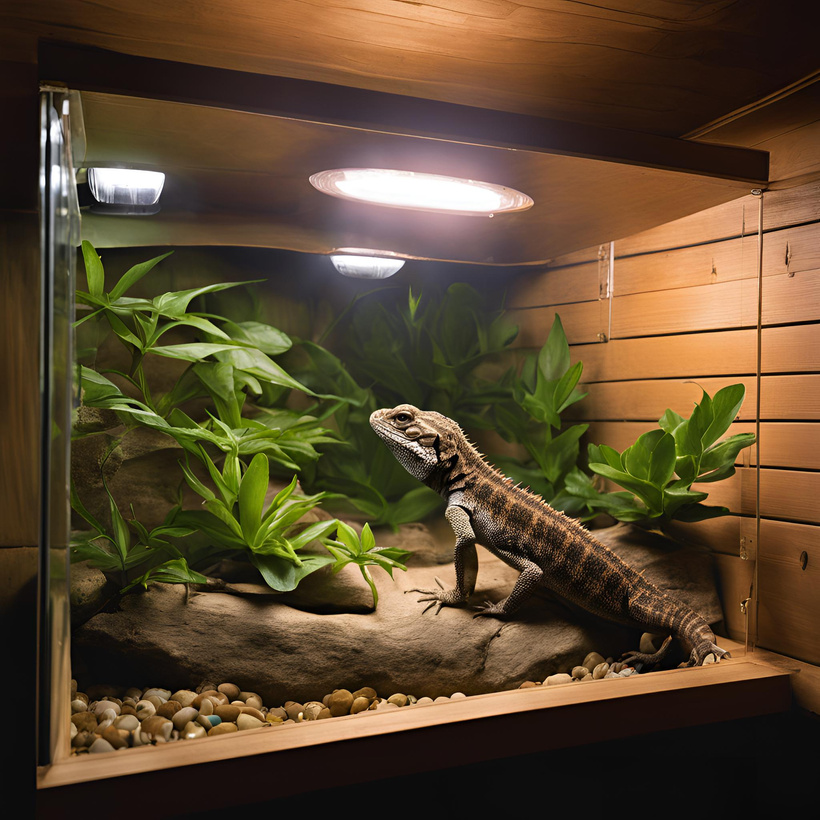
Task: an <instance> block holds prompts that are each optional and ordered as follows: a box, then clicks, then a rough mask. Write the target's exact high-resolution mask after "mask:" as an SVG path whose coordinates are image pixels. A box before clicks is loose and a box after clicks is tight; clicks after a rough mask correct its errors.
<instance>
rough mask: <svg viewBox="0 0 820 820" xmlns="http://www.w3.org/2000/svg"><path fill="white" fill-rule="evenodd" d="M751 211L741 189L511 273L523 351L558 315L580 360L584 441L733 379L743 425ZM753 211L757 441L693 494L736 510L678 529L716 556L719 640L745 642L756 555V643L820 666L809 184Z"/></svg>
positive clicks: (686, 407)
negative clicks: (722, 633) (714, 203)
mask: <svg viewBox="0 0 820 820" xmlns="http://www.w3.org/2000/svg"><path fill="white" fill-rule="evenodd" d="M759 204H760V201H759V198H758V197H755V196H753V195H751V194H750V195H748V196H745V197H743V198H741V199H739V200H736V201H735V202H732V203H729V204H727V205H722V206H719V207H717V208H713V209H710V210H708V211H704V212H701V213H698V214H695V215H693V216H690V217H687V218H685V219H681V220H678V221H676V222H673V223H668V224H666V225H663V226H661V227H659V228H656V229H654V230H651V231H647V232H645V233H642V234H639V235H635V236H631V237H628V238H625V239H622V240H618V241H615V242H613V243H610V244H607V245H604V246H601V247H596V248H590V249H589V250H587V251H584V252H579V253H574V254H571V255H567V256H565V257H561V258H559V259H556V260H554V262H553V263H552V264H551V265H550V266H549V267H548V268H547V269H546V270H544V271H542V272H541V273H539V274H537V275H532V274H530V275H526V276H522V277H520V278H519V280H518V282H517V285H516V289H515V292H514V294H513V299H512V304H513V306H514V307H515V308H516V310H515V311H514V313H515V317H516V319H517V320H518V321H519V323H520V325H521V336H520V343H521V344H522V345H524V346H528V347H530V346H531V347H539V346H540V345H541V344H542V343H543V342H544V340H545V339H546V335H547V332H548V330H549V328H550V327H551V325H552V322H553V317H554V315H555V313H556V312H557V313H558V314H560V316H561V320H562V322H563V324H564V327H565V330H566V333H567V336H568V339H569V342H570V344H571V346H572V353H573V357H574V359H575V360H579V359H580V360H581V361H583V363H584V374H583V377H582V381H583V382H584V384H585V389H586V390H588V393H589V394H588V396H587V398H586V399H584V400H583V401H582V402H580V403H578V404H577V405H575V406H574V407H572V408H570V410H569V411H568V415H571V417H572V418H573V420H579V421H586V422H589V424H590V428H589V431H588V434H587V435H588V440H589V441H592V442H595V443H606V444H610V445H611V446H613V447H616V448H617V449H619V450H623V449H624V448H625V447H627V446H629V444H631V443H632V442H633V441H634V440H635V438H636V437H637V436H638V435H639V434H640V433H642V432H644V431H645V430H648V429H651V428H652V427H654V426H656V424H657V420H658V419H659V418H660V416H661V415H662V414H663V412H664V411H665V410H666V408H667V407H671V408H672V409H673V410H675V411H677V412H679V413H681V414H684V415H687V416H688V415H689V413H690V412H691V410H692V407H693V405H694V403H695V402H696V401H698V400H699V399H700V395H701V393H700V388H701V387H703V388H704V389H706V390H707V391H708V392H709V393H710V394H713V393H714V391H716V390H717V389H719V388H720V387H723V386H725V385H727V384H731V383H735V382H743V383H744V384H745V385H746V399H745V401H744V404H743V407H742V408H741V411H740V414H739V416H738V419H737V420H736V422H735V424H734V425H733V429H732V430H731V431H730V432H741V431H747V430H751V431H754V429H755V415H756V412H757V404H758V395H757V368H758V344H757V321H758V283H757V275H758V258H759V251H758V248H759V242H758V235H757V232H758V214H759ZM762 213H763V216H762V227H763V240H762V266H763V287H762V290H763V297H762V332H761V348H760V350H761V359H760V372H761V377H760V396H759V403H760V431H759V445H755V446H754V447H753V448H749V449H747V450H744V451H742V452H741V453H740V455H739V457H738V459H739V461H738V465H737V472H736V474H735V475H734V476H733V477H732V478H730V479H727V480H725V481H723V482H721V483H719V484H716V485H707V486H704V487H703V489H704V490H706V491H708V492H709V499H708V501H707V503H716V504H723V505H725V506H727V507H728V508H729V509H730V510H731V512H732V514H731V515H730V516H727V517H723V518H718V519H715V520H713V521H710V522H703V523H701V524H690V525H680V532H681V533H682V534H684V535H685V537H686V538H688V539H690V540H692V541H695V542H699V543H702V544H706V545H708V546H709V547H711V548H712V550H713V551H714V553H715V557H716V564H717V568H718V574H719V579H720V587H721V593H722V599H723V604H724V612H725V622H726V628H727V631H728V633H729V636H730V637H732V638H735V639H738V640H743V639H744V637H745V632H746V622H745V619H746V616H745V615H744V614H743V613H742V612H741V606H740V603H741V601H742V600H743V599H745V598H747V597H748V596H749V594H750V588H751V584H752V581H753V578H754V571H755V559H759V567H758V574H759V607H758V611H757V614H758V619H759V627H758V645H759V646H761V647H764V648H767V649H771V650H773V651H775V652H778V653H781V654H784V655H788V656H790V657H794V658H799V659H801V660H803V661H807V662H809V663H813V664H820V638H818V635H817V632H816V629H815V628H813V626H814V625H816V624H817V623H818V622H820V594H818V593H820V504H818V498H820V423H819V422H820V184H818V183H813V184H811V185H804V186H801V187H798V188H792V189H789V190H782V191H773V192H767V193H765V194H764V195H763V211H762ZM758 459H759V470H758ZM758 481H759V486H760V501H759V504H760V515H761V522H760V532H759V540H760V543H759V544H758V543H757V535H758V533H757V526H756V520H755V513H756V505H757V495H758V494H757V486H758ZM803 553H805V555H803ZM801 556H802V558H801ZM750 627H751V628H752V630H753V629H754V624H750Z"/></svg>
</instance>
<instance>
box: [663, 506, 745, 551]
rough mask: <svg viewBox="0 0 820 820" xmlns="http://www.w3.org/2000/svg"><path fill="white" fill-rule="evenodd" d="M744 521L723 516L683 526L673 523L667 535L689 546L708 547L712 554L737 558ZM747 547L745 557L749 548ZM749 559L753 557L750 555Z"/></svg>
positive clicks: (682, 524)
mask: <svg viewBox="0 0 820 820" xmlns="http://www.w3.org/2000/svg"><path fill="white" fill-rule="evenodd" d="M748 520H751V521H752V523H754V519H746V518H743V517H742V516H739V515H724V516H721V517H720V518H712V519H710V520H709V521H698V522H697V523H694V524H684V523H683V522H681V521H673V522H672V523H671V524H670V525H669V527H668V531H669V534H670V535H672V536H673V537H675V538H678V539H679V540H681V541H685V542H687V543H690V544H700V545H701V546H704V547H709V548H710V549H711V550H712V551H713V552H719V553H723V554H725V555H733V556H739V555H740V552H741V538H743V537H744V536H743V533H744V532H745V531H742V529H741V528H742V527H743V525H744V524H745V522H746V521H748ZM746 546H747V555H748V552H749V549H750V548H752V549H753V548H754V545H753V544H751V545H746ZM750 557H754V555H753V554H752V555H751V556H750Z"/></svg>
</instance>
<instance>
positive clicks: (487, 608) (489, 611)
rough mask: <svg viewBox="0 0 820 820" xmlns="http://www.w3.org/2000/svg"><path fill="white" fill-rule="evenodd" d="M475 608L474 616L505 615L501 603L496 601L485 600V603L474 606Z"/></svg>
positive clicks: (494, 616) (496, 616) (495, 616)
mask: <svg viewBox="0 0 820 820" xmlns="http://www.w3.org/2000/svg"><path fill="white" fill-rule="evenodd" d="M473 609H474V610H475V612H474V613H473V617H474V618H480V617H481V616H483V615H487V616H489V617H493V618H498V617H501V616H502V615H504V610H503V609H501V607H500V605H499V604H497V603H494V602H493V601H484V603H483V604H480V605H478V606H474V607H473Z"/></svg>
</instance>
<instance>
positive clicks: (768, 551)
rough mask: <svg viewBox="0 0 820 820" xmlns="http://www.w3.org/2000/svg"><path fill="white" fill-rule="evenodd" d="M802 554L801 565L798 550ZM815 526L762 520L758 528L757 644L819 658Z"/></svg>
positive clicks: (819, 569) (819, 542)
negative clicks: (758, 591) (804, 558)
mask: <svg viewBox="0 0 820 820" xmlns="http://www.w3.org/2000/svg"><path fill="white" fill-rule="evenodd" d="M803 553H805V555H806V565H805V569H804V568H803V562H802V561H801V555H802V554H803ZM818 587H820V527H818V526H808V525H805V524H795V523H791V522H781V521H763V522H761V531H760V610H759V643H760V645H761V646H763V647H766V648H767V649H771V650H773V651H775V652H781V653H783V654H786V655H791V656H792V657H795V658H799V659H800V660H803V661H807V662H809V663H814V664H818V663H820V636H818V635H817V624H818V623H820V596H818V595H817V589H818Z"/></svg>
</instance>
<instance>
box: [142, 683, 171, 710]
mask: <svg viewBox="0 0 820 820" xmlns="http://www.w3.org/2000/svg"><path fill="white" fill-rule="evenodd" d="M149 698H159V699H160V700H161V701H162V702H163V703H165V701H166V700H170V698H171V690H170V689H160V688H159V687H157V686H152V687H151V688H150V689H146V690H145V691H144V692H143V693H142V699H143V700H148V699H149ZM155 705H156V704H155Z"/></svg>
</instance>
